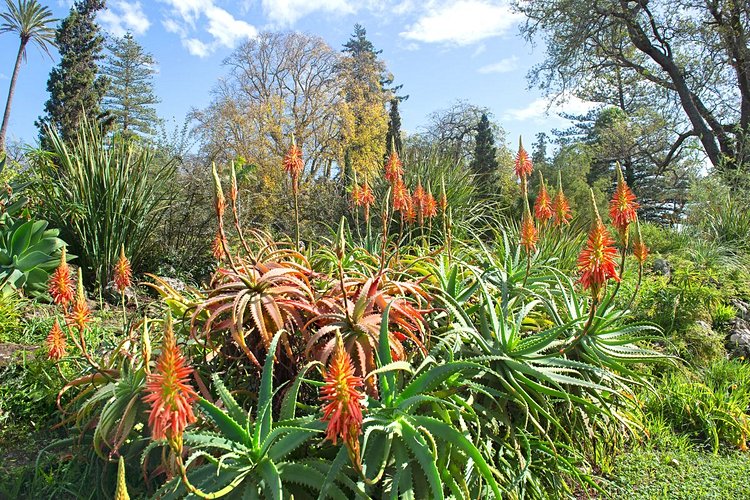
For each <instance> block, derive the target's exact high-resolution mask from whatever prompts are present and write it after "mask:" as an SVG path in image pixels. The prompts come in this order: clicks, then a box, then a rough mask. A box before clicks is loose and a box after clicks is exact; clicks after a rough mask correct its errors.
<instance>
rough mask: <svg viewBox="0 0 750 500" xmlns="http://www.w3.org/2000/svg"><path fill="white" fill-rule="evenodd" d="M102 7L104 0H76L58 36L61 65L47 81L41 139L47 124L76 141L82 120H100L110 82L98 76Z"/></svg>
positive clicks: (39, 123) (56, 36) (101, 43)
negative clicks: (98, 20)
mask: <svg viewBox="0 0 750 500" xmlns="http://www.w3.org/2000/svg"><path fill="white" fill-rule="evenodd" d="M103 8H104V0H77V1H76V2H75V3H74V4H73V6H72V7H71V9H70V14H68V17H66V18H65V19H64V20H63V22H62V23H61V25H60V27H59V28H58V29H57V32H56V33H55V44H56V45H57V48H58V51H59V52H60V64H59V65H58V66H57V67H55V68H53V69H52V71H51V72H50V75H49V79H48V80H47V91H48V92H49V94H50V97H49V100H48V101H47V102H46V103H45V105H44V111H45V116H44V117H42V118H40V120H38V121H37V127H39V129H40V132H41V135H42V137H44V136H45V135H46V134H45V133H44V125H45V124H46V125H49V126H50V127H52V128H54V129H56V130H58V131H59V132H60V134H61V135H62V137H63V139H65V140H73V139H75V137H76V135H77V134H76V131H77V129H78V124H79V123H80V122H81V121H82V120H83V119H86V120H87V121H89V122H95V121H96V120H97V119H99V118H101V117H100V105H101V102H102V97H103V96H104V93H105V92H106V90H107V85H108V82H107V79H106V77H104V76H100V75H98V67H97V61H99V60H100V59H101V58H102V57H103V55H102V48H103V45H104V37H103V36H102V35H101V33H100V30H99V25H98V24H96V14H97V12H98V11H100V10H101V9H103Z"/></svg>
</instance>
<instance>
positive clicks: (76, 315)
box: [65, 267, 91, 333]
mask: <svg viewBox="0 0 750 500" xmlns="http://www.w3.org/2000/svg"><path fill="white" fill-rule="evenodd" d="M65 319H66V320H67V323H68V326H71V327H76V328H77V329H78V332H79V333H82V332H83V331H84V330H85V329H86V325H88V324H89V322H90V321H91V309H90V308H89V305H88V302H86V295H85V294H84V293H83V277H82V275H81V268H80V267H79V268H78V287H77V291H76V298H75V301H74V302H73V307H72V308H71V310H70V311H69V312H68V314H67V316H66V317H65Z"/></svg>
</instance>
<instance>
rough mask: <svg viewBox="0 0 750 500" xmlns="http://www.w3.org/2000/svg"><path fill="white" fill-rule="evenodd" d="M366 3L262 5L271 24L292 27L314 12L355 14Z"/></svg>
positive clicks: (330, 0)
mask: <svg viewBox="0 0 750 500" xmlns="http://www.w3.org/2000/svg"><path fill="white" fill-rule="evenodd" d="M365 3H367V2H357V1H353V0H263V2H262V5H263V12H264V13H265V14H266V16H267V17H268V20H269V21H271V23H273V24H276V25H281V26H291V25H292V24H294V23H295V22H296V21H297V20H298V19H300V18H302V17H304V16H306V15H308V14H311V13H313V12H329V13H335V14H354V13H355V12H356V11H357V7H359V6H361V5H362V4H365Z"/></svg>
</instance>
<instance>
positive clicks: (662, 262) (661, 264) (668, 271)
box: [651, 258, 672, 278]
mask: <svg viewBox="0 0 750 500" xmlns="http://www.w3.org/2000/svg"><path fill="white" fill-rule="evenodd" d="M651 269H653V271H654V272H655V273H657V274H661V275H662V276H666V277H667V278H669V277H670V276H672V266H670V265H669V262H668V261H667V260H666V259H660V258H656V259H654V263H653V265H652V266H651Z"/></svg>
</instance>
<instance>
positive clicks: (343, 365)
mask: <svg viewBox="0 0 750 500" xmlns="http://www.w3.org/2000/svg"><path fill="white" fill-rule="evenodd" d="M323 379H324V381H325V385H324V386H323V387H322V388H321V390H320V392H321V396H320V399H321V402H322V403H323V418H322V420H323V421H324V422H327V423H328V426H327V427H326V439H328V440H330V441H331V442H332V443H333V444H334V445H335V444H336V443H337V440H338V439H341V440H342V441H343V443H344V445H345V446H346V447H347V450H348V451H349V455H350V457H352V461H353V462H354V463H355V464H358V463H359V435H360V433H361V430H362V403H363V400H364V394H363V393H362V391H361V389H362V386H363V384H364V383H363V380H362V378H361V377H357V376H356V375H354V366H353V365H352V359H351V357H350V356H349V353H348V352H346V351H345V350H344V346H343V343H342V342H341V339H340V338H339V339H338V342H337V347H336V352H335V354H334V355H333V358H332V360H331V362H330V363H329V365H328V367H327V368H326V369H325V370H324V371H323Z"/></svg>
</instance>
